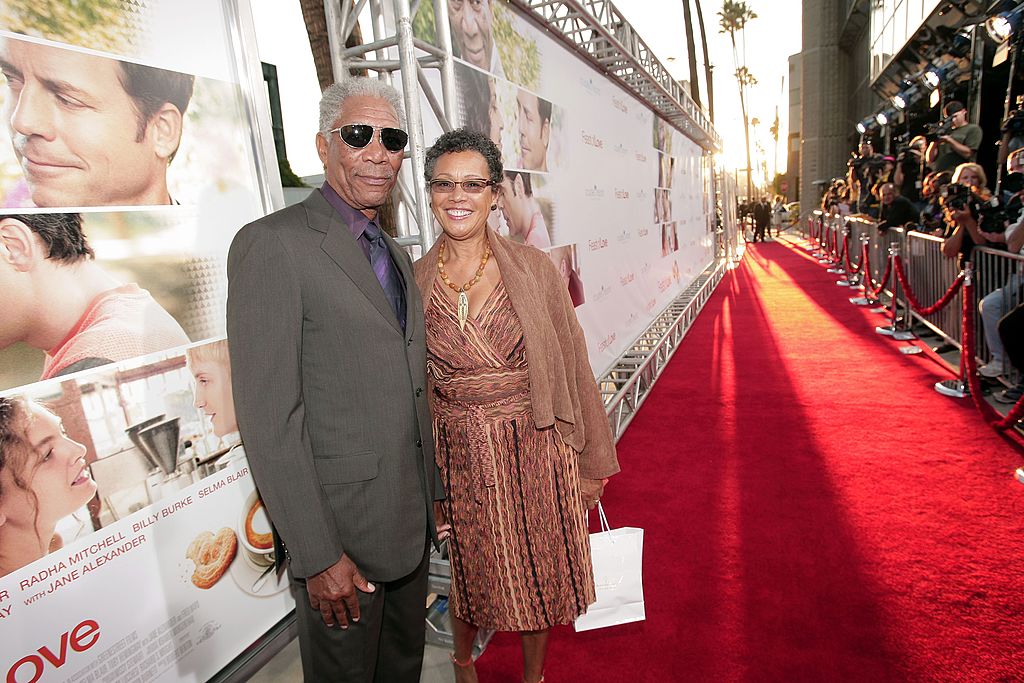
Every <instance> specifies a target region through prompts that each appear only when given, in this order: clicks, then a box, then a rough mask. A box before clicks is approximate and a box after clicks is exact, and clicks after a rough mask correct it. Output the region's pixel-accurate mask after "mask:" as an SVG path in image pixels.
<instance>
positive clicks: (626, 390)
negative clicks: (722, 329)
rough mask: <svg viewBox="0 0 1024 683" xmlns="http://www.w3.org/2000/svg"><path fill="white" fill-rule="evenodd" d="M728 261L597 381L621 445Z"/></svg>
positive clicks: (688, 292)
mask: <svg viewBox="0 0 1024 683" xmlns="http://www.w3.org/2000/svg"><path fill="white" fill-rule="evenodd" d="M727 265H728V261H727V260H725V259H723V260H720V261H718V262H717V263H713V264H711V265H710V266H708V267H707V268H706V269H705V270H704V272H703V273H701V274H700V275H699V276H698V277H697V278H696V279H695V280H694V281H693V282H692V283H690V286H689V287H687V288H686V289H685V290H684V291H683V293H682V294H680V295H679V296H677V297H676V298H675V300H674V301H673V302H672V303H670V304H669V305H668V306H667V307H666V308H665V310H664V311H662V313H661V315H659V316H658V317H657V318H656V319H655V320H654V322H652V323H651V325H650V327H648V328H647V331H646V332H644V333H643V334H642V335H640V337H639V338H637V340H636V341H635V342H633V347H632V348H631V349H630V350H629V351H627V352H626V353H624V354H623V355H622V356H620V357H619V360H618V361H617V362H616V363H615V365H614V366H613V367H612V368H611V369H610V370H609V371H608V372H606V373H605V374H604V375H603V376H602V377H601V378H600V379H598V386H599V387H600V388H601V394H602V396H603V398H604V403H605V410H606V411H607V413H608V419H609V421H610V422H611V425H612V434H614V435H615V440H616V441H618V439H619V437H621V436H622V434H623V432H625V431H626V427H627V426H628V425H629V423H630V421H631V420H632V419H633V416H634V415H636V412H637V410H639V409H640V405H641V404H642V403H643V402H644V399H646V398H647V394H648V393H649V392H650V390H651V387H653V386H654V382H655V381H656V380H657V379H658V376H659V375H660V374H661V371H662V370H664V369H665V366H666V365H668V361H669V359H671V358H672V354H674V353H675V352H676V349H677V348H678V347H679V343H680V342H681V341H682V340H683V337H684V336H686V332H687V330H689V329H690V326H691V325H693V322H694V321H695V320H696V319H697V314H698V313H700V311H701V309H702V308H704V304H705V303H707V300H708V299H709V298H710V297H711V294H712V293H713V292H714V291H715V287H716V286H718V283H719V282H721V280H722V277H723V275H724V274H725V271H726V268H727Z"/></svg>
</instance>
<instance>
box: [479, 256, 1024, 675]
mask: <svg viewBox="0 0 1024 683" xmlns="http://www.w3.org/2000/svg"><path fill="white" fill-rule="evenodd" d="M834 280H835V277H834V276H831V275H828V274H827V273H825V271H824V269H823V268H822V267H820V266H819V265H818V264H817V263H814V262H813V261H811V260H810V259H809V258H807V257H806V256H805V255H804V254H803V253H802V252H799V251H796V250H793V249H791V248H788V247H786V246H784V245H783V244H778V243H769V244H761V245H752V248H751V250H750V251H748V253H747V255H746V258H745V259H744V262H743V264H742V265H741V266H740V267H739V268H738V269H737V270H735V271H733V272H732V273H730V274H729V275H727V276H726V279H725V280H724V281H723V282H722V284H721V285H720V286H719V288H718V291H717V292H716V293H715V295H714V297H713V298H712V299H711V301H710V302H709V303H708V305H707V306H706V307H705V309H704V312H703V313H702V314H701V315H700V317H699V319H698V320H697V322H696V324H695V325H694V326H693V328H692V329H691V331H690V332H689V333H688V335H687V336H686V339H685V340H684V342H683V344H682V346H681V347H680V348H679V350H678V351H677V352H676V355H675V356H674V358H673V360H672V363H671V364H670V365H669V367H668V368H667V369H666V371H665V373H664V374H663V375H662V378H661V379H660V380H659V381H658V383H657V385H656V386H655V388H654V390H653V392H652V394H651V395H650V397H649V398H648V400H647V402H646V403H645V405H644V407H643V408H642V410H641V411H640V413H639V414H638V415H637V417H636V418H635V419H634V421H633V423H632V425H631V426H630V427H629V430H628V431H627V433H626V435H625V436H624V438H623V439H622V440H621V441H620V443H619V459H620V462H621V464H622V470H623V471H622V473H621V474H620V475H618V476H616V477H615V478H613V479H612V481H611V483H610V484H609V487H608V490H607V492H606V495H605V509H606V511H607V513H608V516H609V518H610V520H611V522H612V526H613V527H616V526H638V527H643V528H644V529H645V548H644V588H645V596H646V603H647V621H645V622H641V623H637V624H629V625H625V626H617V627H613V628H609V629H604V630H600V631H592V632H589V633H582V634H576V633H574V632H573V631H572V629H571V628H560V629H556V630H555V632H554V633H553V636H552V641H551V648H550V651H549V656H548V663H547V669H546V674H547V681H548V683H562V682H564V681H872V682H873V681H1020V680H1024V529H1022V526H1024V525H1022V523H1021V520H1022V515H1021V513H1022V510H1024V504H1022V502H1024V486H1021V485H1020V484H1018V483H1017V482H1016V481H1015V480H1014V478H1013V471H1014V469H1015V468H1016V467H1018V466H1019V465H1021V455H1020V453H1019V452H1018V450H1017V449H1016V447H1015V446H1014V445H1013V444H1011V443H1009V442H1008V441H1006V440H1004V439H1003V438H1002V437H1000V436H999V435H997V434H996V433H995V432H993V431H992V430H990V429H989V428H988V427H986V426H985V425H984V424H983V423H982V422H981V420H980V418H979V416H978V414H977V412H976V411H975V409H974V407H973V406H972V405H971V404H970V402H969V401H960V402H958V401H956V400H955V399H949V398H945V397H943V396H940V395H939V394H937V393H936V392H935V391H934V390H933V389H932V384H933V383H934V382H936V381H937V380H939V379H945V378H948V377H949V376H950V375H949V374H948V373H946V372H944V371H943V370H942V369H941V368H940V367H939V366H938V365H937V364H935V363H934V362H933V361H931V360H929V359H928V358H927V357H924V356H904V355H902V354H900V353H899V352H898V351H897V346H898V345H899V343H897V342H893V341H892V340H890V339H887V338H883V337H881V336H880V335H878V334H876V333H875V332H874V326H875V325H877V324H884V323H883V319H882V317H881V316H879V315H877V314H871V313H868V312H866V311H864V310H862V309H859V308H857V307H854V306H853V305H851V304H850V303H848V301H847V298H848V297H849V296H851V294H850V293H849V292H848V291H846V290H844V289H841V288H838V287H836V286H834V284H833V282H834ZM478 670H479V672H480V679H481V680H482V681H485V682H486V681H495V682H512V681H519V680H521V679H520V675H521V671H522V664H521V661H520V654H519V641H518V638H516V637H514V636H512V635H509V634H499V635H498V636H496V637H495V638H494V640H493V641H492V643H491V645H490V646H489V647H488V649H487V651H486V652H485V654H484V656H483V657H482V658H481V660H480V662H479V663H478Z"/></svg>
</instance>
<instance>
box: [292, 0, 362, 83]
mask: <svg viewBox="0 0 1024 683" xmlns="http://www.w3.org/2000/svg"><path fill="white" fill-rule="evenodd" d="M327 1H328V2H336V3H338V4H339V5H340V7H341V10H342V11H343V12H345V13H348V12H350V11H351V9H352V8H351V5H352V3H351V2H349V1H347V0H327ZM299 7H300V8H301V9H302V19H303V21H304V22H305V24H306V34H307V35H308V36H309V47H310V49H311V50H312V52H313V66H314V67H316V79H317V81H318V82H319V83H320V89H321V90H323V89H325V88H326V87H327V86H329V85H330V84H331V83H334V82H335V81H336V80H338V77H337V76H335V74H334V67H333V65H332V64H331V43H330V39H329V38H328V37H327V19H326V17H325V15H324V0H299ZM362 44H363V34H362V31H360V29H359V23H358V22H357V23H356V25H355V26H354V27H353V29H352V33H350V34H349V35H348V38H347V40H346V41H345V47H355V46H356V45H362ZM353 73H356V72H355V71H353ZM358 73H360V75H363V76H365V75H366V72H365V70H364V71H361V72H358Z"/></svg>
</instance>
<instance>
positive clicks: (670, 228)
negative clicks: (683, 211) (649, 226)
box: [661, 221, 679, 256]
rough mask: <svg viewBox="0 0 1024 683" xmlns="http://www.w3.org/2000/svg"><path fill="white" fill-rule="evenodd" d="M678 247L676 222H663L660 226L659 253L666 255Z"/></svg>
mask: <svg viewBox="0 0 1024 683" xmlns="http://www.w3.org/2000/svg"><path fill="white" fill-rule="evenodd" d="M677 249H679V237H678V235H677V233H676V224H675V222H674V221H673V222H672V223H665V224H664V225H662V226H661V255H662V256H668V255H669V254H671V253H672V252H674V251H676V250H677Z"/></svg>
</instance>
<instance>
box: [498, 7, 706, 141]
mask: <svg viewBox="0 0 1024 683" xmlns="http://www.w3.org/2000/svg"><path fill="white" fill-rule="evenodd" d="M508 2H509V4H511V5H514V6H516V7H518V8H519V9H521V10H523V11H524V12H526V13H527V14H529V15H531V16H533V17H534V18H535V19H536V20H537V21H538V22H539V23H541V24H543V25H544V27H545V28H547V29H548V31H550V32H551V34H552V35H553V36H554V37H556V38H558V39H560V40H562V42H564V43H566V44H567V45H568V46H569V47H570V48H572V49H573V50H575V51H576V52H577V53H579V54H580V55H581V56H582V57H583V58H584V59H586V60H587V61H589V62H590V63H591V64H593V65H594V66H596V67H597V68H598V70H600V71H603V72H604V73H606V74H608V76H609V77H610V78H612V80H615V81H617V82H618V83H620V84H621V85H622V86H623V87H625V88H626V89H627V90H629V91H630V92H632V93H633V94H634V95H636V96H637V97H638V98H640V100H641V101H643V102H646V103H647V105H648V106H649V107H651V109H653V110H654V111H655V112H656V113H657V114H659V115H660V116H661V117H662V118H664V119H666V120H667V121H669V122H670V123H672V124H673V125H674V126H675V127H676V128H678V129H679V130H680V131H681V132H682V133H683V134H684V135H686V136H687V137H688V138H690V139H691V140H693V141H694V142H696V143H697V144H698V145H700V146H701V147H703V148H704V149H706V150H708V151H709V152H714V151H717V150H720V149H721V148H722V139H721V137H719V135H718V133H717V132H715V129H714V126H712V125H711V121H710V120H709V119H708V117H707V115H706V114H705V113H704V111H703V110H702V109H701V108H700V107H699V106H698V105H697V103H696V102H694V101H693V99H692V98H691V97H690V96H689V95H688V94H687V93H686V91H685V90H684V89H683V87H682V86H681V85H680V84H679V82H678V81H676V80H675V79H674V78H672V76H671V75H670V74H669V73H668V69H666V68H665V66H664V65H663V64H662V63H661V62H660V61H659V60H658V58H657V57H655V56H654V52H652V51H651V48H649V47H648V46H647V43H645V42H644V40H643V39H642V38H641V37H640V36H639V34H637V32H636V31H635V30H634V29H633V27H632V26H630V24H629V22H627V21H626V20H625V19H624V18H623V17H622V14H621V13H619V11H618V10H617V9H616V8H615V5H613V4H612V3H611V2H610V0H508Z"/></svg>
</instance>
